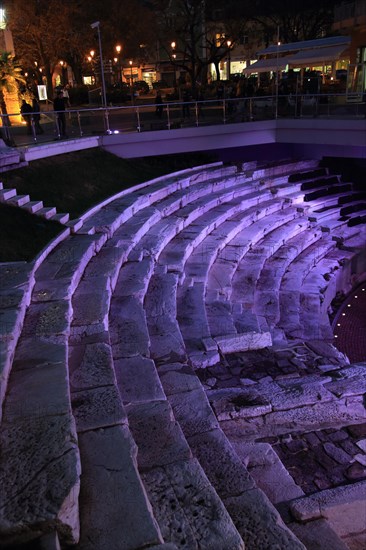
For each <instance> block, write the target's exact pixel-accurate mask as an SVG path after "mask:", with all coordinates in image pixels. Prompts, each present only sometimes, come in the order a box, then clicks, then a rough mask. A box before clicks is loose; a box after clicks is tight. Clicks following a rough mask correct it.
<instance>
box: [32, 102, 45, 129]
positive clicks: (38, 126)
mask: <svg viewBox="0 0 366 550" xmlns="http://www.w3.org/2000/svg"><path fill="white" fill-rule="evenodd" d="M32 111H33V122H34V129H35V131H36V134H44V131H43V128H42V126H41V124H40V120H41V112H40V111H41V108H40V106H39V103H38V101H37V100H36V98H35V97H34V98H33V100H32Z"/></svg>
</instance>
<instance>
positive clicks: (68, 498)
mask: <svg viewBox="0 0 366 550" xmlns="http://www.w3.org/2000/svg"><path fill="white" fill-rule="evenodd" d="M5 418H6V420H5V423H3V425H2V430H1V435H0V437H1V448H2V452H1V456H0V485H1V492H0V536H1V539H2V541H3V542H5V541H9V542H10V541H12V540H13V539H14V540H27V539H32V538H33V537H34V534H35V532H36V533H37V532H38V533H39V534H40V535H41V534H42V533H43V532H49V531H50V530H52V529H53V528H54V526H55V525H56V526H57V530H58V533H59V536H60V539H61V541H62V542H64V543H67V544H74V543H75V542H77V540H78V537H79V509H78V495H79V476H80V460H79V451H78V447H77V443H76V432H75V426H74V424H73V420H72V417H71V416H69V415H57V416H53V417H49V418H45V417H38V418H37V419H35V418H32V419H22V420H18V421H16V422H11V423H8V420H9V419H8V418H7V417H6V416H5Z"/></svg>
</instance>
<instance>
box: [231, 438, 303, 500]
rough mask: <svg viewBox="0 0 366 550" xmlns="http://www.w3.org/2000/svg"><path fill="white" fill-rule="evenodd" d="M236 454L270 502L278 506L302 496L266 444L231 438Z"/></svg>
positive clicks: (301, 491) (301, 492) (300, 490)
mask: <svg viewBox="0 0 366 550" xmlns="http://www.w3.org/2000/svg"><path fill="white" fill-rule="evenodd" d="M230 443H231V444H232V445H233V447H234V449H235V451H236V453H237V454H238V456H239V457H240V458H241V460H242V461H243V463H244V464H245V465H246V466H247V469H248V472H249V473H250V475H251V476H252V477H253V479H254V480H255V483H256V485H257V486H258V488H259V489H261V490H262V491H263V492H264V493H265V494H266V495H267V497H268V498H269V500H270V501H271V502H272V504H278V503H281V502H285V501H288V500H292V499H294V498H297V497H300V496H303V495H304V492H303V490H302V489H301V488H300V487H299V486H298V485H296V483H295V482H294V480H293V478H292V477H291V475H290V474H289V472H288V471H287V470H286V468H285V466H284V465H283V464H282V462H281V461H280V459H279V457H278V455H277V454H276V452H275V451H274V450H273V449H272V447H271V445H269V444H268V443H257V442H247V441H245V440H244V441H243V440H241V439H240V438H239V437H237V438H236V439H233V438H231V439H230Z"/></svg>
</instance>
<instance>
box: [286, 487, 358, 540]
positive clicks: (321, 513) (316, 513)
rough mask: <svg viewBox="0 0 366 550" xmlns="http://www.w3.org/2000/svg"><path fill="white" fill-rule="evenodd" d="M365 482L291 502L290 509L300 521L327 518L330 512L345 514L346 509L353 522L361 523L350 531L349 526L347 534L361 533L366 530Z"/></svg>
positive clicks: (350, 526)
mask: <svg viewBox="0 0 366 550" xmlns="http://www.w3.org/2000/svg"><path fill="white" fill-rule="evenodd" d="M365 491H366V481H359V482H357V483H353V484H352V485H347V486H342V487H336V488H335V489H327V490H325V491H320V492H319V493H316V494H314V495H309V496H307V497H303V498H300V499H296V500H294V501H292V502H291V504H290V509H291V512H292V513H293V515H294V517H295V518H296V519H298V520H300V521H307V520H310V519H316V518H321V517H325V518H329V517H330V516H331V515H332V510H334V511H335V513H337V509H338V511H339V512H341V513H344V514H345V513H346V511H347V507H348V508H349V509H350V510H352V512H351V515H352V516H353V518H354V520H353V522H354V523H356V522H357V521H358V522H361V523H360V525H359V527H358V528H356V529H352V523H353V522H352V523H351V524H350V525H349V532H352V531H353V532H356V533H357V532H361V531H363V530H364V529H365V528H366V523H365V518H366V501H365Z"/></svg>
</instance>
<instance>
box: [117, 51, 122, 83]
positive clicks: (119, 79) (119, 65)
mask: <svg viewBox="0 0 366 550" xmlns="http://www.w3.org/2000/svg"><path fill="white" fill-rule="evenodd" d="M121 50H122V46H121V45H120V44H117V46H116V52H117V58H118V61H117V76H118V82H119V83H120V82H121V80H122V71H121V61H120V54H121Z"/></svg>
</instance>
